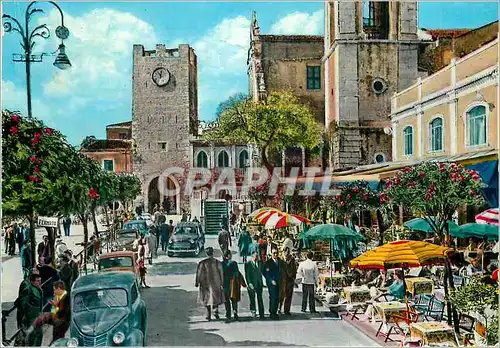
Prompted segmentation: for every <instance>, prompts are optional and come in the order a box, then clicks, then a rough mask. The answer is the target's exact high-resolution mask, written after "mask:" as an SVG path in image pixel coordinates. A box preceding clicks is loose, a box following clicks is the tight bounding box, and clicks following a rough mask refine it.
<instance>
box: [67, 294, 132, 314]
mask: <svg viewBox="0 0 500 348" xmlns="http://www.w3.org/2000/svg"><path fill="white" fill-rule="evenodd" d="M127 304H128V300H127V292H126V291H125V290H123V289H102V290H89V291H85V292H80V293H79V294H76V295H75V297H74V300H73V308H72V310H73V312H75V313H78V312H83V311H89V310H92V309H97V308H110V307H127Z"/></svg>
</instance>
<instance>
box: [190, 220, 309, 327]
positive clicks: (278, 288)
mask: <svg viewBox="0 0 500 348" xmlns="http://www.w3.org/2000/svg"><path fill="white" fill-rule="evenodd" d="M261 237H262V236H261ZM261 237H259V236H256V237H255V238H254V239H252V237H251V235H250V233H249V232H248V231H247V230H246V228H245V226H242V229H241V232H240V234H239V236H238V246H239V251H240V256H241V257H242V261H243V263H244V271H245V276H243V275H242V274H241V272H240V270H239V267H238V263H237V262H236V261H234V260H232V253H231V251H230V250H229V247H230V246H231V237H230V234H229V232H228V230H227V229H226V228H224V226H223V228H222V230H221V232H220V233H219V238H218V241H219V246H220V249H221V252H222V255H223V259H222V261H219V260H217V259H216V258H215V257H214V249H213V248H211V247H209V248H206V249H205V251H206V254H207V256H208V257H207V258H206V259H204V260H202V261H200V263H199V264H198V268H197V272H196V280H195V286H196V287H198V288H199V292H198V302H199V303H200V304H202V305H203V306H205V307H206V308H207V317H206V318H207V320H211V318H212V313H213V315H214V316H215V318H216V319H219V312H218V306H219V305H221V304H222V303H224V305H225V309H226V321H227V322H230V321H231V318H232V317H233V318H234V320H238V319H239V317H238V302H239V301H240V300H241V287H244V288H247V291H248V296H249V301H250V312H251V313H252V316H253V317H257V315H258V316H259V317H260V319H264V318H265V313H264V301H263V292H264V286H266V287H267V289H268V293H269V314H270V318H271V320H278V319H279V314H280V313H283V314H284V315H286V316H291V311H290V309H291V304H292V297H293V293H294V288H295V286H296V285H295V283H296V279H297V278H301V279H302V290H303V298H302V312H305V311H306V308H307V302H309V310H310V312H311V313H316V308H315V303H314V301H315V299H314V286H315V284H316V282H317V279H318V268H317V266H316V263H314V262H313V261H312V260H311V259H312V254H309V255H308V258H307V260H306V261H303V262H301V263H300V264H299V263H298V262H297V260H296V259H295V258H294V256H293V255H292V247H293V242H292V241H291V239H290V237H289V236H287V239H289V241H287V240H285V243H284V244H283V249H282V257H280V255H279V254H280V253H279V251H278V248H277V246H276V245H273V246H272V248H271V253H270V257H269V258H268V257H267V246H268V244H267V243H264V241H263V240H261ZM264 248H265V250H263V249H264ZM248 256H250V257H251V258H250V259H248ZM264 280H265V282H264ZM264 283H265V285H264ZM257 313H258V314H257Z"/></svg>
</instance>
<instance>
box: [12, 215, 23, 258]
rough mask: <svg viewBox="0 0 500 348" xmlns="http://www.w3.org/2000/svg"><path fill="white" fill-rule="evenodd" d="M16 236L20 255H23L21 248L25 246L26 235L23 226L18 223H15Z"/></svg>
mask: <svg viewBox="0 0 500 348" xmlns="http://www.w3.org/2000/svg"><path fill="white" fill-rule="evenodd" d="M14 236H15V239H16V243H17V249H18V250H19V253H21V248H22V247H23V245H24V234H23V230H22V228H21V226H19V225H18V224H17V222H14ZM14 252H15V250H14Z"/></svg>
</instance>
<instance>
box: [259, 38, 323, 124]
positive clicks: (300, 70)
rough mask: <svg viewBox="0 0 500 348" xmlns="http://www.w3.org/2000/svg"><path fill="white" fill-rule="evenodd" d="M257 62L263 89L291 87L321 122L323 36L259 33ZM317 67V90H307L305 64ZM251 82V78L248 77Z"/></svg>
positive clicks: (280, 89)
mask: <svg viewBox="0 0 500 348" xmlns="http://www.w3.org/2000/svg"><path fill="white" fill-rule="evenodd" d="M260 42H261V49H262V53H261V61H262V69H263V72H264V76H265V84H266V90H267V92H272V91H283V90H288V89H290V90H292V91H293V93H294V94H295V95H296V96H297V97H298V98H299V99H300V101H301V102H302V103H304V104H307V105H309V106H310V107H311V109H312V110H313V112H314V113H315V115H316V119H317V121H318V122H319V123H321V124H324V123H325V92H324V91H325V89H324V67H323V64H322V61H321V58H322V57H323V51H324V42H323V37H321V36H306V35H290V36H287V35H261V36H260ZM308 66H319V67H320V68H321V89H317V90H308V89H307V67H308ZM250 79H251V81H253V79H255V77H252V76H251V77H250Z"/></svg>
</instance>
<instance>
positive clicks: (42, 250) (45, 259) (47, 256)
mask: <svg viewBox="0 0 500 348" xmlns="http://www.w3.org/2000/svg"><path fill="white" fill-rule="evenodd" d="M37 254H38V263H40V264H43V265H48V264H51V263H52V257H53V252H52V248H51V246H50V243H49V236H47V235H45V236H43V241H41V242H40V243H39V244H38V247H37Z"/></svg>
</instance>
